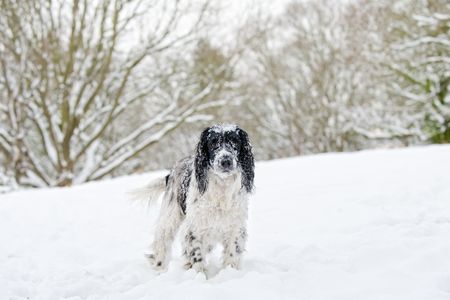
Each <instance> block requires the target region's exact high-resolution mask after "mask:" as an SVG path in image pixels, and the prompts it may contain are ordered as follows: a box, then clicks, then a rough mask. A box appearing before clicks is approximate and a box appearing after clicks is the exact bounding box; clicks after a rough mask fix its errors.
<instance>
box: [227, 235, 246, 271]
mask: <svg viewBox="0 0 450 300" xmlns="http://www.w3.org/2000/svg"><path fill="white" fill-rule="evenodd" d="M246 241H247V231H246V229H245V228H244V227H242V228H240V229H237V230H234V231H233V232H232V233H231V234H229V235H228V236H227V237H226V238H225V240H224V241H223V267H224V268H225V267H227V266H231V267H232V268H235V269H240V267H241V258H242V253H243V252H244V250H245V242H246Z"/></svg>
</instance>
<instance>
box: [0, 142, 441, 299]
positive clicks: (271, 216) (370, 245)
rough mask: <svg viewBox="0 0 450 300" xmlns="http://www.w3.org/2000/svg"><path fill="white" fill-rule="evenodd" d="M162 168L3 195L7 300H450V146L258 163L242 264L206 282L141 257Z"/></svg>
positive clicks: (0, 258) (1, 240)
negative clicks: (150, 189) (153, 183)
mask: <svg viewBox="0 0 450 300" xmlns="http://www.w3.org/2000/svg"><path fill="white" fill-rule="evenodd" d="M159 174H161V173H159ZM156 175H157V173H153V174H145V175H140V176H129V177H124V178H119V179H114V180H109V181H104V182H99V183H89V184H84V185H81V186H77V187H73V188H59V189H45V190H29V191H21V192H15V193H10V194H5V195H1V196H0V299H45V300H52V299H73V300H75V299H92V300H93V299H133V300H135V299H214V300H219V299H383V300H386V299H395V300H399V299H408V300H412V299H427V300H429V299H447V300H448V299H450V146H428V147H419V148H410V149H399V150H376V151H363V152H359V153H351V154H325V155H316V156H310V157H302V158H292V159H285V160H278V161H272V162H261V163H258V164H257V169H256V193H255V195H254V196H253V197H252V199H251V205H250V219H249V243H248V249H247V252H246V254H245V257H244V263H243V268H242V270H240V271H236V270H232V269H226V270H222V271H219V270H218V265H219V259H218V257H213V258H212V266H211V267H210V273H211V276H210V278H209V279H208V280H207V279H206V278H205V277H204V275H202V274H196V273H195V272H194V271H192V270H190V271H185V270H184V269H183V268H182V261H181V258H180V253H179V251H180V247H179V245H178V244H177V245H176V246H175V248H174V259H173V260H172V262H171V264H170V266H169V270H168V271H167V272H166V273H163V274H161V275H157V274H156V273H155V272H154V271H152V270H151V269H150V267H149V265H148V264H147V262H146V260H145V258H144V256H143V253H144V251H145V250H146V246H147V245H148V244H149V242H150V239H151V236H152V232H153V228H152V224H153V223H154V221H155V216H156V213H157V208H154V209H150V210H146V209H144V208H142V207H140V206H136V205H131V204H130V202H129V201H128V200H127V196H126V191H128V190H130V189H132V188H134V187H136V186H140V185H141V184H143V183H145V182H146V181H148V180H149V179H150V178H151V177H153V176H156Z"/></svg>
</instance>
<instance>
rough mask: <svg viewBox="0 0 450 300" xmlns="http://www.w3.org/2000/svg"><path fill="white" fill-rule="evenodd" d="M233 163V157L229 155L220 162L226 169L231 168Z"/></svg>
mask: <svg viewBox="0 0 450 300" xmlns="http://www.w3.org/2000/svg"><path fill="white" fill-rule="evenodd" d="M232 164H233V161H232V160H231V157H229V156H226V157H224V158H222V160H221V162H220V165H221V166H222V168H224V169H230V167H231V165H232Z"/></svg>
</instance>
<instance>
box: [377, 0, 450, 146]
mask: <svg viewBox="0 0 450 300" xmlns="http://www.w3.org/2000/svg"><path fill="white" fill-rule="evenodd" d="M399 4H400V3H399ZM389 5H390V3H384V6H385V7H388V6H389ZM387 11H388V12H389V13H388V14H386V15H385V16H384V17H385V19H384V20H383V21H384V22H385V23H386V19H388V21H389V23H390V24H392V25H391V28H390V30H389V31H387V32H386V30H384V31H382V32H383V33H384V39H385V43H386V44H387V46H386V47H384V49H383V50H384V51H383V52H382V53H383V54H384V57H382V58H381V59H380V60H379V61H380V63H381V64H382V65H383V66H384V67H385V68H386V69H387V72H386V73H388V74H389V79H390V92H391V95H393V96H394V97H397V98H399V101H398V103H399V106H401V107H402V108H403V109H404V110H406V111H407V112H408V117H407V118H406V120H405V121H406V126H409V127H411V128H416V132H419V134H418V136H419V138H420V139H421V140H422V141H431V142H435V143H442V142H447V143H448V142H450V93H449V84H450V72H449V70H450V59H449V57H450V4H449V3H448V1H440V0H437V1H428V0H424V1H417V2H410V1H401V5H399V6H398V7H397V8H396V9H395V8H390V9H389V10H387Z"/></svg>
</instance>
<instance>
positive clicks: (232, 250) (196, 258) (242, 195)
mask: <svg viewBox="0 0 450 300" xmlns="http://www.w3.org/2000/svg"><path fill="white" fill-rule="evenodd" d="M253 179H254V159H253V154H252V147H251V145H250V142H249V138H248V135H247V133H246V132H245V131H244V130H242V129H241V128H239V127H238V126H236V125H215V126H212V127H209V128H206V129H205V130H204V131H203V132H202V134H201V136H200V141H199V142H198V145H197V149H196V152H195V154H193V155H192V156H189V157H186V158H184V159H182V160H180V161H179V162H177V163H176V164H175V166H174V167H173V169H172V170H171V172H170V174H169V175H167V176H165V177H163V178H160V179H156V180H154V181H152V182H151V183H150V184H149V185H148V186H147V187H145V188H144V189H142V190H141V192H140V193H141V195H142V196H144V195H145V197H147V199H148V198H150V200H149V201H152V200H153V199H158V198H159V196H160V195H161V194H164V195H163V200H162V204H161V212H160V214H159V218H158V221H157V225H156V230H155V237H154V241H153V243H152V246H151V252H150V254H148V255H147V256H148V258H149V260H150V262H151V264H152V265H153V267H154V268H155V269H157V270H164V269H165V268H166V265H167V262H168V256H169V254H170V252H171V246H172V241H173V239H174V237H175V234H176V233H177V231H178V229H180V233H181V235H182V241H183V255H184V257H185V259H186V264H185V267H186V269H189V268H193V269H195V270H196V271H198V272H204V271H205V255H206V254H207V253H209V252H210V251H211V250H212V249H213V248H214V246H215V245H216V244H218V243H221V244H222V245H223V266H224V267H226V266H231V267H233V268H239V267H240V263H241V257H242V253H243V251H244V249H245V242H246V237H247V230H246V222H247V207H248V195H249V194H250V193H251V192H252V190H253Z"/></svg>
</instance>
